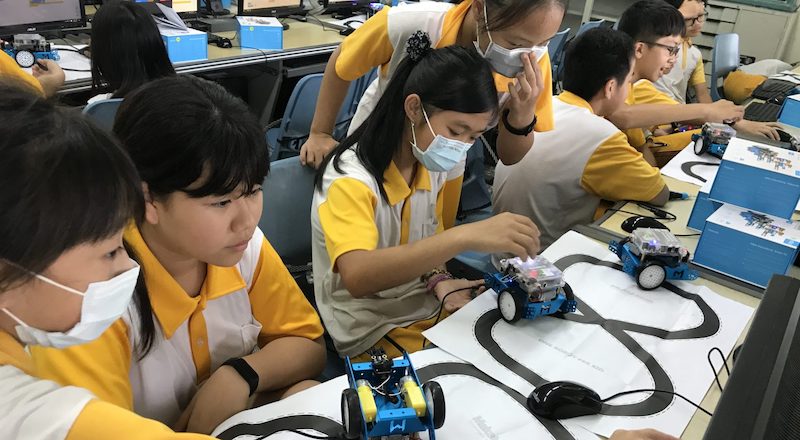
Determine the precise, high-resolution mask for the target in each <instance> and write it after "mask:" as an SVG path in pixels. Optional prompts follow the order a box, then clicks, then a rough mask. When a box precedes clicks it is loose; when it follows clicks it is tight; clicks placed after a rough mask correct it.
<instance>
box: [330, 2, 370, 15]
mask: <svg viewBox="0 0 800 440" xmlns="http://www.w3.org/2000/svg"><path fill="white" fill-rule="evenodd" d="M371 1H373V0H324V4H323V6H324V7H325V10H324V11H322V13H323V14H331V15H332V16H333V17H334V18H339V19H341V18H347V17H352V16H354V15H359V14H361V13H364V12H366V11H367V10H369V4H370V3H371Z"/></svg>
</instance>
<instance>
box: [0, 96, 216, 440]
mask: <svg viewBox="0 0 800 440" xmlns="http://www.w3.org/2000/svg"><path fill="white" fill-rule="evenodd" d="M0 96H2V97H3V99H2V100H0V118H2V120H3V124H0V157H2V158H3V160H2V161H0V427H2V428H0V432H2V436H3V438H19V439H26V440H28V439H65V438H66V439H71V440H78V439H97V438H114V439H134V438H136V439H151V438H160V439H161V438H175V439H202V438H208V437H204V436H199V435H192V434H175V433H174V432H172V431H171V430H170V429H168V428H167V427H166V426H164V425H162V424H160V423H158V422H155V421H152V420H148V419H145V418H142V417H139V416H137V415H135V414H133V413H131V412H129V411H126V410H123V409H121V408H119V407H117V406H115V405H111V404H108V403H105V402H101V401H99V400H96V398H95V397H94V395H92V394H91V393H90V392H89V391H86V390H84V389H81V388H77V387H61V386H59V385H58V384H56V383H54V382H50V381H47V380H42V379H39V378H37V377H36V376H35V375H34V372H33V366H32V363H31V360H30V357H29V356H28V354H27V353H26V351H25V349H24V345H39V346H45V347H55V348H65V347H68V346H72V345H76V344H82V343H86V342H89V341H92V340H93V339H95V338H97V337H98V336H99V335H100V334H101V333H103V331H105V330H106V328H108V326H109V325H111V324H112V323H113V322H114V321H115V320H116V319H117V318H119V316H120V315H121V314H122V313H123V312H124V311H125V309H126V308H127V306H128V302H129V301H130V298H131V294H132V293H133V289H134V286H135V284H136V277H137V275H138V272H139V267H138V266H137V265H136V264H135V263H134V262H133V261H132V260H131V259H130V258H129V257H128V255H127V253H126V252H125V250H124V249H123V248H122V230H123V227H124V226H125V225H126V224H127V222H128V221H130V219H131V218H133V217H134V216H135V214H136V213H137V212H140V211H141V203H142V194H141V192H140V190H139V188H140V184H139V180H138V176H137V174H136V170H135V169H134V167H133V164H132V163H131V162H130V159H128V157H127V156H126V155H125V153H124V152H123V151H122V150H121V149H120V148H119V147H118V146H117V145H116V144H115V143H114V141H112V140H111V138H109V136H108V135H106V134H105V133H103V132H102V131H101V130H99V129H98V128H96V127H94V126H92V125H91V124H90V123H88V122H87V121H85V120H84V119H83V118H82V117H81V116H80V115H78V114H76V113H74V112H66V111H62V110H57V109H55V108H54V107H53V106H52V105H50V104H48V103H46V102H44V101H42V100H40V99H38V98H37V97H35V96H34V95H32V94H31V93H30V92H29V91H24V90H21V89H16V88H12V87H11V86H9V85H0Z"/></svg>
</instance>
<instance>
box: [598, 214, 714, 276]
mask: <svg viewBox="0 0 800 440" xmlns="http://www.w3.org/2000/svg"><path fill="white" fill-rule="evenodd" d="M608 248H609V249H610V250H611V252H614V253H615V254H616V255H617V256H618V257H619V259H620V261H621V262H622V270H623V271H625V273H627V274H628V275H630V276H632V277H633V278H634V279H635V280H636V284H637V285H638V286H639V287H640V288H641V289H643V290H653V289H655V288H658V287H660V286H661V285H662V284H663V283H664V281H666V280H696V279H697V277H698V274H697V272H696V271H694V270H692V269H690V268H689V251H688V250H686V248H684V247H683V246H682V245H681V243H680V240H678V239H677V238H676V237H675V236H674V235H672V234H671V233H670V232H667V231H666V230H664V229H651V228H638V229H635V230H634V231H633V233H632V234H631V236H630V237H627V238H624V239H622V240H621V241H619V242H617V241H612V242H610V243H609V246H608Z"/></svg>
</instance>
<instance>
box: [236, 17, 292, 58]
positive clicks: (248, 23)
mask: <svg viewBox="0 0 800 440" xmlns="http://www.w3.org/2000/svg"><path fill="white" fill-rule="evenodd" d="M236 20H237V21H238V24H239V42H240V44H241V46H242V48H243V49H260V50H281V49H283V25H282V24H281V23H280V22H279V21H278V19H277V18H275V17H236Z"/></svg>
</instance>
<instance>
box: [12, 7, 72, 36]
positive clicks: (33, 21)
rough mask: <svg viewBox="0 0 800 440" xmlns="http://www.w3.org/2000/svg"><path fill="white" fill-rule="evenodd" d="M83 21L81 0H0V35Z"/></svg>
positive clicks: (37, 31) (34, 31) (36, 30)
mask: <svg viewBox="0 0 800 440" xmlns="http://www.w3.org/2000/svg"><path fill="white" fill-rule="evenodd" d="M85 25H86V15H85V13H84V11H83V0H0V36H5V37H8V36H10V35H14V34H19V33H46V32H47V31H53V30H60V29H67V28H78V27H83V26H85Z"/></svg>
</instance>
